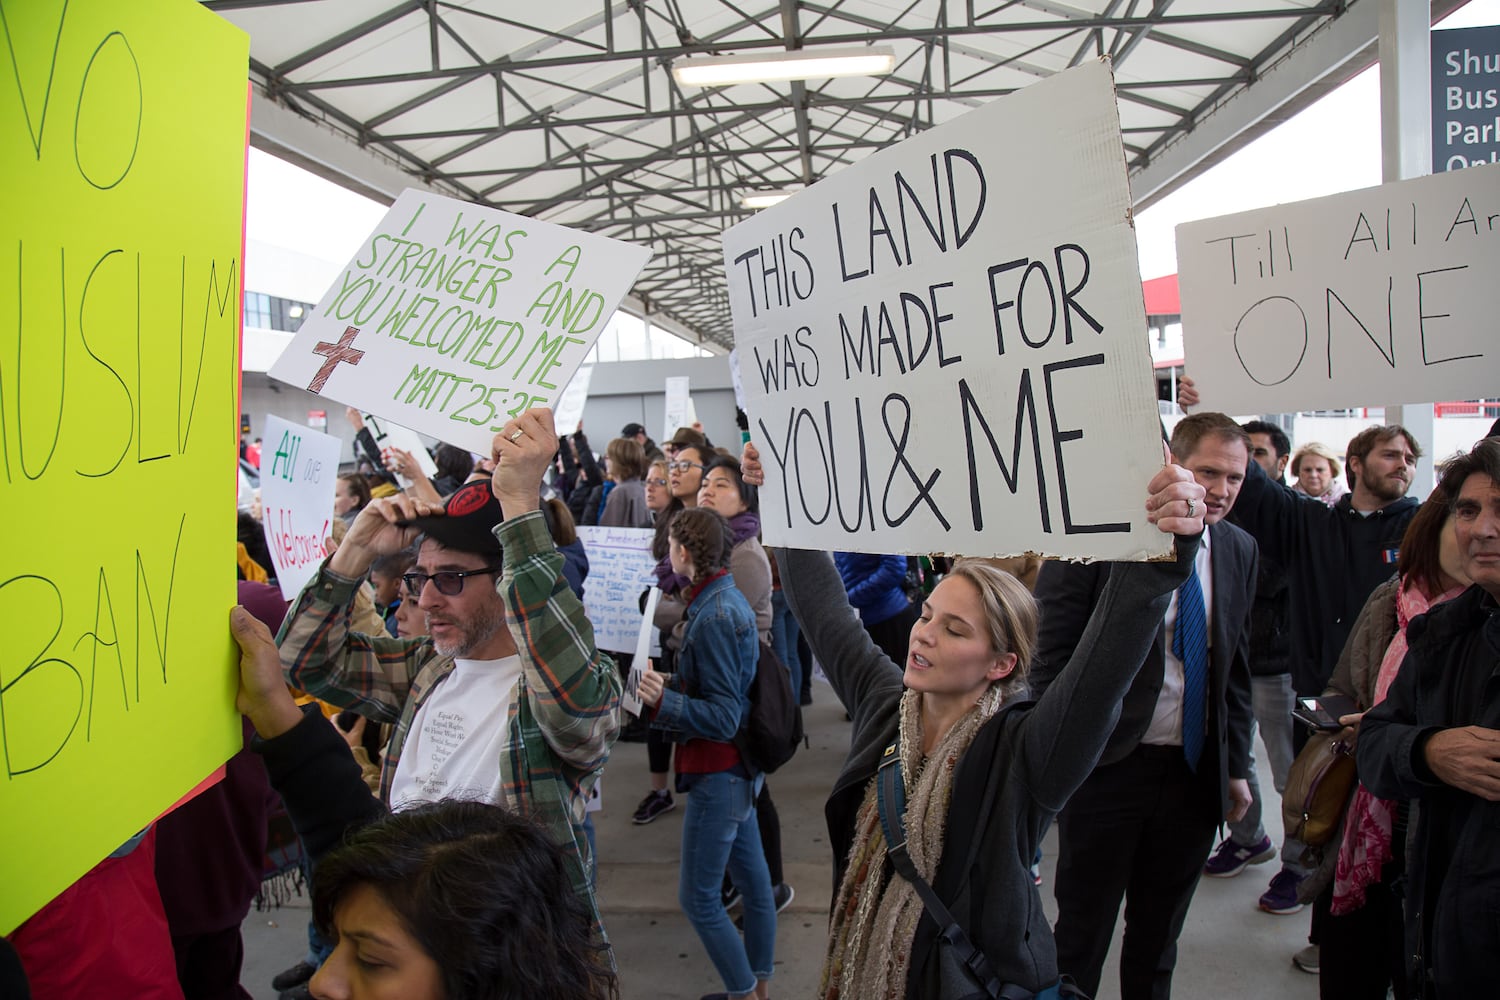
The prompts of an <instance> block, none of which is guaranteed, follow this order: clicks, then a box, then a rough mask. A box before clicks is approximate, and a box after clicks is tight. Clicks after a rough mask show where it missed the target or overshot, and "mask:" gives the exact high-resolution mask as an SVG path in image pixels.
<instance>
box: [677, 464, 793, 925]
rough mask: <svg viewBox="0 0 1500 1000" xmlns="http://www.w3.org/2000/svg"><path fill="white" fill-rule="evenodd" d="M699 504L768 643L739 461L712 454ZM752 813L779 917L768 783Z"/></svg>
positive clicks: (767, 575)
mask: <svg viewBox="0 0 1500 1000" xmlns="http://www.w3.org/2000/svg"><path fill="white" fill-rule="evenodd" d="M698 506H699V507H701V508H703V509H705V510H711V511H714V512H716V513H718V514H719V515H720V516H722V517H723V518H725V519H726V520H727V521H728V522H729V530H730V532H731V533H732V535H733V537H734V548H733V549H731V550H730V553H729V575H730V576H731V577H732V578H733V579H734V585H735V587H736V588H737V589H738V590H739V592H740V593H741V594H743V595H745V601H746V603H748V604H749V605H750V610H751V611H753V612H755V629H756V631H757V632H758V633H759V636H760V641H761V642H762V643H763V644H765V645H770V643H771V635H772V632H771V625H772V622H773V621H774V616H773V614H772V610H771V560H770V559H769V558H767V556H766V550H765V548H764V547H763V546H762V545H761V544H760V491H759V490H757V489H756V488H755V487H754V486H751V485H750V484H749V483H747V482H745V479H744V477H743V476H742V475H741V474H740V463H739V462H737V461H735V460H734V459H732V458H730V457H729V456H728V455H717V456H715V457H714V458H711V459H709V461H708V463H707V464H706V465H705V466H704V469H703V485H702V486H700V487H699V488H698ZM784 665H785V664H784V663H783V666H784ZM755 815H756V817H757V819H758V821H759V824H760V842H761V846H762V847H764V848H765V854H766V866H767V867H768V868H769V869H770V872H771V886H772V892H773V893H774V895H775V897H776V911H777V912H778V913H779V912H781V911H782V910H784V909H786V907H787V905H788V904H789V903H791V901H792V898H793V897H794V896H795V895H796V893H795V891H794V890H793V889H792V887H791V886H790V885H788V884H787V882H786V877H785V870H784V869H783V868H782V864H781V816H780V814H779V813H777V811H776V803H775V802H774V801H772V799H771V786H770V785H769V783H763V784H762V785H761V789H760V794H759V796H758V797H757V798H756V800H755ZM725 898H726V899H727V900H730V901H731V902H732V901H733V898H734V897H733V895H732V894H730V893H727V892H726V895H725Z"/></svg>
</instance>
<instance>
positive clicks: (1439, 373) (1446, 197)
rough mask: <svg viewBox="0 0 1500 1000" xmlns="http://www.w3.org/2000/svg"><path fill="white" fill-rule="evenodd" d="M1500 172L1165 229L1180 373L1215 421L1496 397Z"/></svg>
mask: <svg viewBox="0 0 1500 1000" xmlns="http://www.w3.org/2000/svg"><path fill="white" fill-rule="evenodd" d="M1497 226H1500V167H1494V166H1479V167H1475V168H1472V169H1469V170H1461V171H1454V172H1452V173H1443V174H1434V175H1432V176H1429V177H1418V178H1415V179H1412V180H1407V181H1397V182H1395V183H1392V184H1382V185H1380V186H1379V187H1372V188H1366V189H1364V190H1362V191H1350V192H1347V193H1344V194H1336V195H1331V196H1329V197H1326V198H1317V199H1314V200H1312V201H1304V202H1298V203H1296V204H1291V205H1277V206H1275V207H1274V208H1264V209H1257V210H1256V211H1253V212H1242V213H1240V214H1238V215H1226V216H1223V217H1221V218H1217V219H1206V220H1203V221H1200V222H1188V223H1183V224H1182V225H1180V226H1178V227H1177V259H1178V261H1179V262H1180V265H1181V274H1180V277H1179V282H1180V284H1181V288H1182V331H1183V344H1184V350H1185V353H1186V367H1187V372H1188V374H1190V375H1192V377H1193V380H1194V381H1195V382H1196V383H1197V387H1198V390H1199V393H1200V395H1201V396H1202V399H1203V405H1204V406H1206V407H1209V408H1211V409H1215V410H1222V411H1224V412H1226V413H1287V412H1294V411H1297V410H1311V409H1325V408H1332V407H1345V406H1364V405H1370V404H1375V405H1380V404H1384V403H1429V402H1436V401H1439V400H1444V399H1475V398H1483V397H1486V396H1489V395H1492V394H1493V393H1494V392H1495V387H1496V386H1497V385H1500V349H1497V347H1496V343H1497V342H1496V339H1495V334H1494V323H1495V317H1496V316H1497V315H1500V281H1497V280H1496V279H1497V276H1500V231H1497Z"/></svg>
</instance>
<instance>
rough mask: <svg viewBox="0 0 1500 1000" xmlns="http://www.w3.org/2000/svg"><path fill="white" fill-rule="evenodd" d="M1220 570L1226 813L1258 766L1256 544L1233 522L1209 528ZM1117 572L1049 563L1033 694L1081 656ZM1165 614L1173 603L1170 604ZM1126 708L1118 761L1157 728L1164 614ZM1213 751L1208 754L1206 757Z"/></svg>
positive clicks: (1116, 740)
mask: <svg viewBox="0 0 1500 1000" xmlns="http://www.w3.org/2000/svg"><path fill="white" fill-rule="evenodd" d="M1208 530H1209V541H1210V543H1211V548H1210V550H1209V551H1210V553H1211V558H1210V564H1211V565H1212V567H1213V597H1212V612H1211V617H1212V618H1213V621H1212V623H1211V625H1210V628H1211V630H1212V641H1211V643H1210V645H1209V684H1208V695H1209V697H1208V704H1209V719H1208V725H1209V728H1208V730H1207V736H1208V743H1209V744H1210V746H1212V747H1214V748H1217V749H1216V754H1217V757H1218V767H1219V806H1220V808H1219V810H1218V812H1217V813H1215V814H1214V816H1213V817H1212V819H1213V821H1214V822H1215V823H1217V822H1218V821H1220V820H1222V819H1223V817H1224V816H1225V814H1226V813H1227V812H1228V810H1229V779H1230V778H1245V777H1248V776H1249V769H1250V740H1251V736H1252V729H1251V726H1252V723H1253V715H1252V713H1251V707H1250V665H1249V654H1250V608H1251V605H1252V603H1253V599H1254V596H1255V565H1256V548H1255V543H1254V542H1253V541H1251V540H1250V538H1249V536H1247V535H1246V534H1245V533H1244V532H1243V531H1241V530H1240V529H1238V528H1236V527H1235V526H1234V525H1232V524H1228V523H1226V522H1224V521H1220V522H1219V523H1218V524H1215V525H1213V526H1212V527H1210V528H1209V529H1208ZM1112 572H1113V570H1112V565H1111V564H1110V563H1065V562H1047V563H1043V564H1042V571H1041V572H1040V573H1038V574H1037V578H1036V598H1037V601H1038V602H1039V603H1040V604H1041V606H1042V626H1041V630H1040V632H1039V633H1038V637H1037V651H1036V661H1035V663H1034V664H1033V665H1032V668H1031V690H1032V694H1033V695H1034V696H1035V697H1037V698H1040V697H1042V696H1043V695H1044V694H1045V693H1046V692H1047V689H1048V688H1049V687H1050V686H1051V683H1052V681H1053V679H1054V678H1056V676H1057V674H1058V672H1059V671H1061V670H1062V669H1063V668H1064V667H1066V666H1067V665H1068V663H1069V662H1070V661H1071V660H1072V659H1073V655H1074V650H1075V649H1076V647H1077V645H1078V639H1079V636H1080V635H1082V633H1083V629H1084V626H1085V625H1086V624H1087V623H1088V621H1089V617H1090V615H1091V614H1092V612H1093V609H1094V606H1095V605H1096V604H1097V603H1098V601H1099V595H1100V594H1101V593H1102V592H1103V590H1104V585H1105V584H1106V583H1107V582H1108V581H1109V578H1110V575H1111V573H1112ZM1162 610H1163V612H1165V610H1166V609H1165V608H1163V609H1162ZM1139 666H1140V672H1139V673H1137V674H1136V676H1135V680H1134V681H1133V682H1132V683H1131V685H1130V689H1129V690H1128V691H1127V692H1126V693H1125V698H1124V701H1123V703H1122V705H1121V707H1120V717H1119V721H1118V722H1116V723H1115V726H1114V731H1113V732H1111V733H1110V737H1109V742H1108V743H1106V744H1105V746H1104V753H1103V755H1102V756H1100V758H1099V763H1100V764H1114V763H1117V762H1118V761H1120V760H1122V759H1123V758H1124V757H1125V756H1126V755H1127V754H1129V753H1130V752H1131V751H1132V750H1134V749H1135V748H1136V746H1137V745H1138V744H1139V743H1140V741H1141V737H1142V736H1144V735H1145V733H1146V730H1147V729H1148V728H1149V727H1150V725H1151V716H1152V714H1153V713H1154V712H1155V710H1156V700H1157V697H1158V696H1159V695H1160V694H1161V685H1162V674H1163V671H1164V670H1165V667H1166V629H1165V628H1164V627H1163V625H1162V619H1161V616H1157V620H1156V631H1155V635H1154V637H1153V638H1152V640H1151V648H1150V650H1149V651H1148V652H1147V653H1146V656H1145V659H1144V660H1142V662H1141V663H1140V665H1139ZM1206 752H1207V751H1206V750H1205V754H1206Z"/></svg>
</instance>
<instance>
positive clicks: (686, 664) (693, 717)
mask: <svg viewBox="0 0 1500 1000" xmlns="http://www.w3.org/2000/svg"><path fill="white" fill-rule="evenodd" d="M679 454H680V453H679ZM669 539H670V543H671V547H670V549H669V550H668V555H669V557H670V559H671V560H672V568H673V569H675V570H676V571H677V572H678V573H680V574H682V575H683V576H684V577H686V578H687V579H688V580H689V581H690V583H689V585H688V588H687V590H686V592H685V594H684V596H685V598H686V600H687V624H686V627H685V628H684V629H683V632H682V635H681V645H680V647H679V649H678V654H677V670H676V673H674V674H673V675H672V677H671V680H670V686H669V682H668V681H667V680H666V677H665V675H664V674H660V673H656V672H654V671H648V672H646V673H645V674H642V675H641V682H640V688H639V691H640V697H641V701H642V703H644V704H645V705H647V706H650V707H651V709H652V720H651V725H652V728H654V729H661V730H664V731H665V732H668V733H670V734H671V736H672V738H673V739H674V740H675V741H676V743H677V750H676V754H675V763H676V771H677V789H678V791H680V792H688V793H689V795H688V806H687V816H686V817H685V818H684V819H683V824H682V852H681V859H682V860H681V868H680V874H679V876H678V885H677V898H678V901H679V902H680V903H681V904H682V911H683V913H684V914H686V915H687V918H688V921H689V922H690V923H691V924H692V925H693V929H694V930H695V931H697V932H698V937H699V939H700V940H701V941H702V942H703V947H704V948H705V949H706V950H707V951H708V957H709V958H710V959H711V960H712V961H713V963H714V968H715V969H717V970H718V972H719V976H720V978H721V979H723V981H724V988H725V990H726V992H725V993H723V994H714V996H715V997H721V998H723V1000H734V998H741V997H750V996H755V997H759V998H760V1000H765V997H766V996H767V995H768V989H769V982H770V978H771V972H772V968H773V964H774V952H775V946H776V905H775V903H774V901H773V897H772V890H771V878H770V874H769V873H768V871H767V869H766V860H765V856H764V853H763V851H762V849H761V842H760V829H759V827H758V826H757V824H756V820H755V797H756V794H757V793H758V792H759V789H760V785H761V781H762V778H761V776H760V775H758V774H756V773H754V772H753V771H752V770H751V769H750V767H749V765H748V763H747V762H746V761H745V760H744V759H743V758H742V757H741V755H740V752H739V749H738V748H737V747H736V746H735V745H734V737H735V735H736V734H737V733H739V731H740V727H741V726H742V725H743V724H744V721H745V716H746V714H747V713H748V712H749V710H750V684H751V682H752V681H753V680H754V679H755V669H756V664H757V663H758V662H759V654H760V640H759V637H758V635H757V632H756V628H755V615H754V613H753V612H752V611H751V610H750V605H749V604H748V603H746V601H745V598H744V595H742V594H741V593H740V592H739V590H738V589H736V587H735V585H734V578H733V577H732V576H730V573H729V553H730V549H731V548H732V546H733V537H732V535H731V532H730V528H729V523H728V522H727V521H725V520H724V518H723V517H722V516H720V515H719V514H717V513H715V512H714V511H711V510H705V509H694V510H685V511H683V512H681V513H680V514H678V515H677V517H676V518H675V519H674V520H673V522H672V529H671V532H670V535H669ZM726 867H727V868H728V870H729V874H730V877H731V878H732V879H733V880H734V885H735V887H736V888H737V889H738V890H739V891H740V894H741V895H742V896H743V898H744V906H745V913H744V925H745V937H744V940H743V941H741V940H740V935H739V932H738V931H737V930H735V926H734V923H733V922H732V921H731V920H730V919H729V914H728V913H727V912H726V911H725V909H724V901H723V899H722V897H721V895H720V884H721V881H722V879H723V875H724V870H725V868H726Z"/></svg>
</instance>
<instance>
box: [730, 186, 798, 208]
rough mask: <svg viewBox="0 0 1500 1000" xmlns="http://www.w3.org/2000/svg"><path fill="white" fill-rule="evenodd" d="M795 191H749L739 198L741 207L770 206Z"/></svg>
mask: <svg viewBox="0 0 1500 1000" xmlns="http://www.w3.org/2000/svg"><path fill="white" fill-rule="evenodd" d="M796 193H797V192H796V191H786V190H781V191H751V192H749V193H748V194H746V195H745V196H744V197H743V198H741V199H740V207H741V208H770V207H771V206H772V205H775V204H778V203H780V202H783V201H786V200H787V199H788V198H790V197H791V196H792V195H794V194H796Z"/></svg>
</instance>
